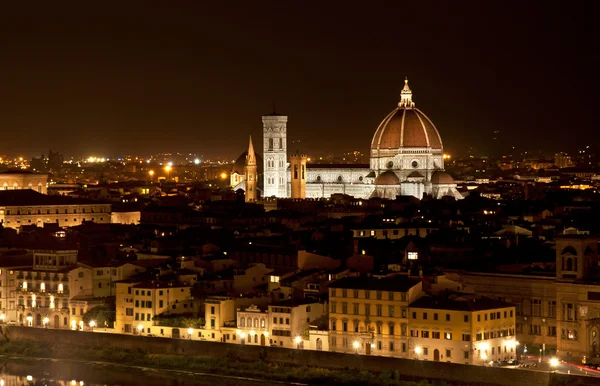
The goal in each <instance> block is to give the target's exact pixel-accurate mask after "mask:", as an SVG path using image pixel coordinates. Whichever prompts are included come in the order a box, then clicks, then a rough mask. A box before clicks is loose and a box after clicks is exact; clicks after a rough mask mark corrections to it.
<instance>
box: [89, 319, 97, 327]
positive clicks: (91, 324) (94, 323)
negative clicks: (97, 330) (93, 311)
mask: <svg viewBox="0 0 600 386" xmlns="http://www.w3.org/2000/svg"><path fill="white" fill-rule="evenodd" d="M90 327H91V328H94V327H96V321H95V320H90Z"/></svg>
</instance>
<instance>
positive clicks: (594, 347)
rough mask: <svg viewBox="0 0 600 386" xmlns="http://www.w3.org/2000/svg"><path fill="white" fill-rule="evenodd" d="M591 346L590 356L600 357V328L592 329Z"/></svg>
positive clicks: (594, 327)
mask: <svg viewBox="0 0 600 386" xmlns="http://www.w3.org/2000/svg"><path fill="white" fill-rule="evenodd" d="M589 337H590V346H589V355H590V356H592V357H598V356H600V352H599V350H600V328H599V326H593V327H592V328H591V329H590V335H589Z"/></svg>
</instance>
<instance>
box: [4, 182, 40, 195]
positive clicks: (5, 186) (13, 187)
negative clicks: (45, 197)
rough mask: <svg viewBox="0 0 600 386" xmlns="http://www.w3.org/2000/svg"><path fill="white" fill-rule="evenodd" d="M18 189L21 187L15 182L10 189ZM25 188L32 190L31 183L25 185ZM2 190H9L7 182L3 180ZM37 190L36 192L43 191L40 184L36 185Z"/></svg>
mask: <svg viewBox="0 0 600 386" xmlns="http://www.w3.org/2000/svg"><path fill="white" fill-rule="evenodd" d="M20 189H21V186H20V185H19V184H17V183H16V182H15V183H14V184H13V186H12V190H20ZM27 189H32V190H33V184H29V185H27ZM2 190H9V188H8V183H6V182H5V183H4V185H2ZM37 191H38V193H42V192H43V191H44V190H43V187H42V184H38V185H37Z"/></svg>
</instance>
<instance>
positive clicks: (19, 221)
mask: <svg viewBox="0 0 600 386" xmlns="http://www.w3.org/2000/svg"><path fill="white" fill-rule="evenodd" d="M8 214H10V213H8ZM83 221H87V219H86V218H85V217H84V218H82V219H81V222H83ZM91 221H96V218H95V217H92V219H91ZM100 221H104V217H100ZM37 222H39V223H41V222H42V220H39V219H38V220H37ZM54 222H56V223H59V222H60V221H59V219H57V218H56V219H54ZM63 222H69V219H68V218H64V219H63ZM73 222H77V219H76V218H74V219H73ZM6 223H7V224H10V220H6ZM20 223H21V220H17V224H20ZM27 223H28V224H31V219H28V220H27ZM46 223H50V219H49V218H47V219H46Z"/></svg>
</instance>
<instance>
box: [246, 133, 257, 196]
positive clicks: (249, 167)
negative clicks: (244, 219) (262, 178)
mask: <svg viewBox="0 0 600 386" xmlns="http://www.w3.org/2000/svg"><path fill="white" fill-rule="evenodd" d="M244 174H245V177H246V202H252V201H256V154H254V145H252V136H250V142H249V144H248V155H246V165H245V166H244Z"/></svg>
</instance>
